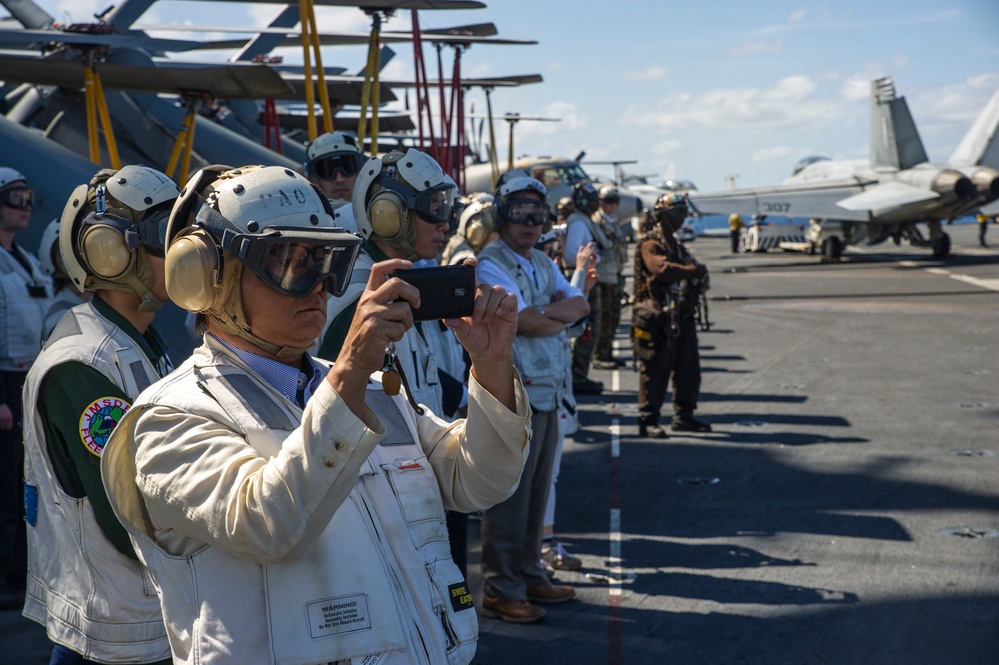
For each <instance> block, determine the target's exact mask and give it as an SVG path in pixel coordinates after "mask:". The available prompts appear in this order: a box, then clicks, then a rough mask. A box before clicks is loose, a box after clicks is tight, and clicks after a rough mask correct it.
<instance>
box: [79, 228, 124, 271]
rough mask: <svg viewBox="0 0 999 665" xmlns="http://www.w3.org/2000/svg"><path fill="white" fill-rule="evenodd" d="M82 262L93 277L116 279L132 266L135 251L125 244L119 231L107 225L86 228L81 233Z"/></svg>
mask: <svg viewBox="0 0 999 665" xmlns="http://www.w3.org/2000/svg"><path fill="white" fill-rule="evenodd" d="M80 261H81V262H82V263H83V265H84V267H85V268H86V269H87V271H88V272H90V273H92V274H93V275H95V276H97V277H101V278H103V279H114V278H116V277H121V276H122V275H123V274H125V271H127V270H128V269H129V268H130V267H131V266H132V264H133V263H134V261H135V250H133V249H131V248H129V247H128V245H127V244H125V237H124V236H123V235H122V234H121V232H120V231H118V229H115V228H112V227H110V226H107V225H105V224H95V225H93V226H84V228H83V229H82V230H81V231H80Z"/></svg>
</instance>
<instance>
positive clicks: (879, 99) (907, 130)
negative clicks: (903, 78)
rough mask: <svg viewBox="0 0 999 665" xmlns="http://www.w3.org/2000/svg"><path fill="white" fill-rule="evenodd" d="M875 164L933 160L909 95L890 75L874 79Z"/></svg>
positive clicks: (898, 166) (872, 155)
mask: <svg viewBox="0 0 999 665" xmlns="http://www.w3.org/2000/svg"><path fill="white" fill-rule="evenodd" d="M870 151H871V152H870V161H871V167H872V168H877V167H879V166H880V167H886V166H887V167H891V168H896V169H899V170H902V169H908V168H912V167H913V166H915V165H916V164H922V163H923V162H926V161H929V158H928V157H927V156H926V149H925V148H924V147H923V140H922V139H921V138H919V131H918V130H917V129H916V123H915V122H914V121H913V119H912V114H911V113H909V105H908V103H906V101H905V97H897V96H896V95H895V83H894V82H893V81H892V80H891V79H890V78H887V77H884V78H879V79H874V80H873V81H871V128H870Z"/></svg>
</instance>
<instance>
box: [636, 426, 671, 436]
mask: <svg viewBox="0 0 999 665" xmlns="http://www.w3.org/2000/svg"><path fill="white" fill-rule="evenodd" d="M638 436H640V437H642V438H644V439H665V438H667V437H668V436H669V435H668V434H667V433H666V430H664V429H663V428H662V427H660V426H659V425H646V424H645V423H638Z"/></svg>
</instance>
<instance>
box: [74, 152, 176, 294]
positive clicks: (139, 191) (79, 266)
mask: <svg viewBox="0 0 999 665" xmlns="http://www.w3.org/2000/svg"><path fill="white" fill-rule="evenodd" d="M179 193H180V190H179V189H178V188H177V185H176V183H174V181H173V180H171V179H170V178H168V177H167V176H166V175H164V174H163V173H160V172H159V171H157V170H156V169H152V168H149V167H148V166H137V165H130V166H124V167H122V168H121V169H118V170H115V169H101V170H100V171H98V172H97V173H96V174H94V177H93V178H91V180H90V184H89V185H80V186H78V187H77V188H76V189H75V190H73V193H72V194H71V195H70V197H69V200H68V201H67V202H66V205H65V206H64V207H63V211H62V217H61V218H60V222H59V234H58V237H59V253H60V255H61V256H62V262H63V265H64V266H65V268H66V274H67V275H68V276H69V279H70V281H71V282H72V283H73V285H74V286H75V287H76V288H77V289H79V290H80V291H85V290H86V291H97V290H102V289H107V290H111V291H124V292H133V293H137V294H139V296H141V297H142V302H141V304H140V305H139V310H140V311H155V310H157V309H159V307H161V306H162V305H163V301H161V300H160V299H159V298H157V297H156V296H155V295H154V294H153V292H152V288H153V283H154V281H155V275H154V272H153V268H152V266H151V265H150V263H149V256H150V255H151V256H156V257H159V258H162V257H163V250H164V246H165V237H166V225H167V219H168V217H169V215H170V208H171V207H172V206H173V202H174V200H175V199H176V198H177V195H178V194H179Z"/></svg>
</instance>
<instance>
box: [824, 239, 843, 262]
mask: <svg viewBox="0 0 999 665" xmlns="http://www.w3.org/2000/svg"><path fill="white" fill-rule="evenodd" d="M841 258H843V240H842V239H840V237H839V236H829V237H828V238H826V239H825V240H823V241H822V260H823V261H839V260H840V259H841Z"/></svg>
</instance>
